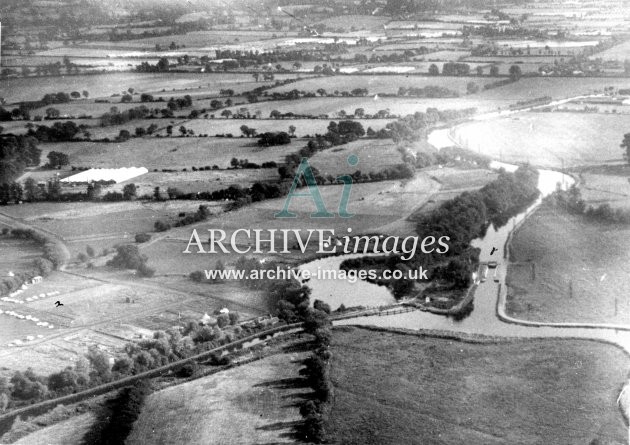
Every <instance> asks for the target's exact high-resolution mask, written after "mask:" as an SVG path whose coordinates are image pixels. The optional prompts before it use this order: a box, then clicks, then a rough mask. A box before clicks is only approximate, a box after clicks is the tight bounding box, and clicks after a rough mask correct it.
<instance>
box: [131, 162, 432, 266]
mask: <svg viewBox="0 0 630 445" xmlns="http://www.w3.org/2000/svg"><path fill="white" fill-rule="evenodd" d="M342 188H343V186H342V185H338V186H337V185H335V186H325V187H320V192H321V195H322V199H323V200H324V202H325V203H326V206H327V208H328V209H329V211H331V212H335V213H336V212H337V208H338V203H339V199H340V196H341V192H342ZM438 190H439V185H438V183H437V182H436V181H434V180H432V179H430V178H429V177H428V175H427V174H424V173H419V174H417V175H416V177H415V178H414V179H412V180H408V181H383V182H376V183H360V184H354V185H353V187H352V193H351V196H350V201H349V204H348V208H347V210H348V211H349V212H350V213H352V214H354V215H355V216H354V217H352V218H340V217H334V218H310V214H311V213H312V212H313V211H314V210H313V203H312V201H311V200H310V199H299V198H296V199H294V200H293V201H292V202H291V206H290V211H291V212H295V213H296V214H297V215H298V217H297V218H295V219H292V218H286V219H278V218H275V217H274V214H275V213H277V212H279V211H280V210H282V208H283V206H284V198H281V199H271V200H267V201H262V202H257V203H254V204H252V205H250V206H247V207H245V208H241V209H239V210H235V211H232V212H229V213H225V214H221V215H217V216H214V217H212V218H210V219H209V220H207V221H205V222H202V223H199V224H194V225H191V226H186V227H182V228H175V229H173V230H171V231H170V232H169V233H168V238H167V239H161V240H159V241H158V242H155V243H153V244H151V245H149V246H147V247H146V248H145V249H143V252H144V253H145V254H146V255H147V256H149V258H151V259H152V262H151V264H152V267H155V268H156V269H157V271H158V273H184V274H188V273H190V272H191V271H193V270H201V269H207V268H208V266H213V265H214V264H215V263H216V261H217V259H221V261H223V262H224V263H225V264H231V263H233V262H234V261H236V260H237V259H238V257H239V256H240V255H238V254H237V253H234V252H232V251H231V250H230V254H228V255H223V254H222V255H217V254H205V255H197V254H183V253H182V252H183V251H184V250H185V249H186V246H187V244H188V242H189V240H190V237H191V233H192V230H193V229H194V228H196V229H197V230H198V232H199V236H200V237H201V239H202V240H205V239H206V238H207V236H206V235H207V232H206V230H207V229H210V228H215V229H218V228H220V229H223V230H225V231H226V233H227V237H228V238H227V239H229V238H230V236H231V234H232V232H233V231H235V230H237V229H241V228H256V229H262V230H263V231H264V230H267V229H278V230H279V229H289V230H291V229H296V228H300V229H301V230H303V231H304V232H303V236H306V235H305V233H306V232H305V231H306V230H308V229H328V230H330V229H334V230H335V233H336V234H337V235H344V234H346V233H347V229H348V228H351V229H352V231H353V233H355V234H356V233H365V232H370V233H371V232H374V231H382V232H383V233H391V234H404V235H408V234H409V232H410V231H411V230H413V225H412V224H411V225H410V224H409V223H407V222H406V217H407V216H408V215H409V214H411V213H412V212H413V211H414V210H415V209H417V208H418V207H421V206H422V205H423V204H424V203H426V201H427V200H428V199H430V197H431V196H433V194H434V193H435V192H437V191H438ZM401 196H404V197H405V199H400V197H401ZM264 233H265V232H263V234H264ZM240 235H241V236H237V238H236V240H237V242H238V243H239V249H247V246H248V245H249V246H250V247H251V251H253V250H254V247H253V242H254V241H253V237H252V238H251V239H250V240H247V239H246V237H245V236H244V234H242V233H241V234H240ZM278 235H280V233H279V232H278ZM317 240H318V234H317V233H313V235H312V238H311V241H310V243H309V249H308V250H307V252H308V253H309V254H313V253H314V252H315V250H317V249H318V241H317ZM282 242H283V241H282V239H281V237H280V236H278V237H277V240H276V246H277V247H276V250H277V251H280V250H282V245H283V244H282ZM293 244H295V238H293V237H292V236H290V237H289V242H288V245H289V246H292V245H293ZM264 246H266V244H265V245H264ZM192 251H193V252H196V250H195V248H192ZM247 255H248V256H255V255H252V254H251V252H250V253H248V254H247ZM261 256H267V257H273V258H275V259H279V260H284V261H286V260H287V259H289V260H294V259H297V260H298V261H303V260H304V259H305V258H306V257H305V256H304V255H302V254H295V255H288V254H284V255H282V254H279V255H261Z"/></svg>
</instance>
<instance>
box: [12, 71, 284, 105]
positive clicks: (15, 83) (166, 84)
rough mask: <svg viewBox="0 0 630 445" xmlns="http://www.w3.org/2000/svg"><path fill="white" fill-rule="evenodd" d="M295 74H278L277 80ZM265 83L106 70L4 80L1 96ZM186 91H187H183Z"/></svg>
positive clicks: (209, 89)
mask: <svg viewBox="0 0 630 445" xmlns="http://www.w3.org/2000/svg"><path fill="white" fill-rule="evenodd" d="M288 77H289V78H293V77H295V76H287V75H283V74H278V75H277V76H276V79H277V80H282V79H285V78H288ZM261 84H263V85H264V83H258V85H257V84H256V82H254V79H253V78H252V76H251V75H250V74H245V73H135V72H127V73H108V74H86V75H78V76H76V75H72V76H61V77H45V78H40V77H27V78H16V79H7V80H3V85H4V87H3V97H4V99H5V100H6V101H7V102H9V103H14V102H16V101H22V100H39V99H41V98H42V97H43V96H44V95H45V94H48V93H56V92H58V91H63V92H66V93H70V92H71V91H79V92H82V91H83V90H86V91H87V92H88V93H89V97H91V98H98V97H105V98H107V97H110V96H111V95H112V94H121V93H122V92H123V91H126V90H127V89H128V88H134V90H135V91H136V92H138V93H151V94H153V95H157V96H159V95H160V94H163V95H164V96H167V95H168V94H169V92H170V93H173V92H181V91H188V90H190V91H192V92H194V91H195V90H199V89H203V90H204V93H206V94H213V95H218V94H219V91H220V90H221V89H226V88H229V89H233V90H234V91H235V92H237V91H239V92H240V91H244V90H250V89H253V88H256V87H257V86H260V85H261ZM184 94H188V93H184Z"/></svg>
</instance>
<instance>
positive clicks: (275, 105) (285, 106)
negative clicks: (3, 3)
mask: <svg viewBox="0 0 630 445" xmlns="http://www.w3.org/2000/svg"><path fill="white" fill-rule="evenodd" d="M335 85H336V83H334V82H333V81H329V82H327V81H322V83H321V87H322V88H324V89H325V90H330V89H331V88H332V89H333V90H334V89H335ZM509 103H511V102H510V101H509V100H496V101H495V100H493V101H481V100H478V99H477V98H476V95H471V96H466V97H460V98H454V99H414V98H410V97H406V98H396V97H378V98H377V99H375V98H374V97H373V96H368V97H315V98H304V99H300V100H297V101H268V102H257V103H254V104H250V105H248V106H247V108H248V110H249V111H250V113H255V112H256V111H257V110H260V111H261V113H262V116H263V117H268V116H269V113H271V111H272V110H278V111H280V112H281V113H288V112H292V113H296V114H310V115H313V116H319V115H327V116H328V118H329V119H333V118H338V114H337V113H338V112H339V111H340V110H344V111H345V112H346V113H348V114H352V113H354V110H355V109H357V108H363V109H364V110H365V113H366V114H374V113H376V112H377V111H379V110H386V109H389V112H390V113H392V114H397V115H402V116H404V115H407V114H413V113H415V112H417V111H422V112H425V111H426V110H427V108H430V107H433V108H438V109H439V110H447V109H462V108H471V107H477V108H478V109H479V110H480V111H490V110H494V109H496V108H497V107H499V106H505V105H508V104H509ZM238 108H240V107H233V108H231V111H232V112H234V111H236V110H238Z"/></svg>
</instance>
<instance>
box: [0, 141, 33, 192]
mask: <svg viewBox="0 0 630 445" xmlns="http://www.w3.org/2000/svg"><path fill="white" fill-rule="evenodd" d="M41 153H42V151H41V150H40V149H39V148H38V147H37V140H36V139H35V138H33V137H30V136H22V135H19V136H15V135H13V134H6V135H3V134H0V184H8V183H10V182H11V181H13V180H14V179H16V178H17V177H18V176H20V175H21V174H22V172H23V171H24V169H25V168H26V167H31V166H36V165H39V161H40V155H41Z"/></svg>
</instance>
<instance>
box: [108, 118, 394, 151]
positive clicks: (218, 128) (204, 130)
mask: <svg viewBox="0 0 630 445" xmlns="http://www.w3.org/2000/svg"><path fill="white" fill-rule="evenodd" d="M353 111H354V110H353ZM218 114H219V113H215V116H218ZM264 117H268V116H264ZM391 121H392V119H365V120H361V121H360V122H361V124H362V125H363V126H364V127H365V128H367V127H372V129H373V130H374V131H378V130H380V129H381V128H385V125H387V124H388V123H389V122H391ZM154 122H156V123H157V124H158V125H160V123H159V122H160V121H154ZM329 124H330V120H327V119H286V120H277V119H221V118H220V119H192V120H187V121H183V122H181V123H178V124H177V126H176V127H175V130H174V132H176V131H177V129H178V128H179V125H184V126H185V127H186V128H187V129H190V130H193V131H194V132H195V134H207V135H209V136H214V135H216V134H228V133H231V134H232V135H234V136H236V137H239V136H240V135H241V134H242V133H241V129H240V128H241V126H242V125H247V126H248V127H250V128H255V129H256V130H257V131H258V133H259V134H260V133H264V132H267V131H286V132H289V126H291V125H292V126H294V127H295V128H296V130H295V135H296V136H297V137H304V136H313V135H315V134H325V133H326V131H327V128H328V125H329ZM147 125H150V122H148V123H147ZM161 126H164V127H166V124H161ZM115 128H116V129H118V128H119V127H115ZM145 128H146V126H145ZM134 129H135V127H134ZM110 132H114V130H110ZM160 133H161V134H163V135H166V131H165V130H162V131H161V132H160ZM117 134H118V132H116V135H117ZM256 140H257V139H254V141H256ZM293 144H297V145H300V144H301V145H306V141H293ZM293 144H292V145H293ZM269 160H275V159H269Z"/></svg>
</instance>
